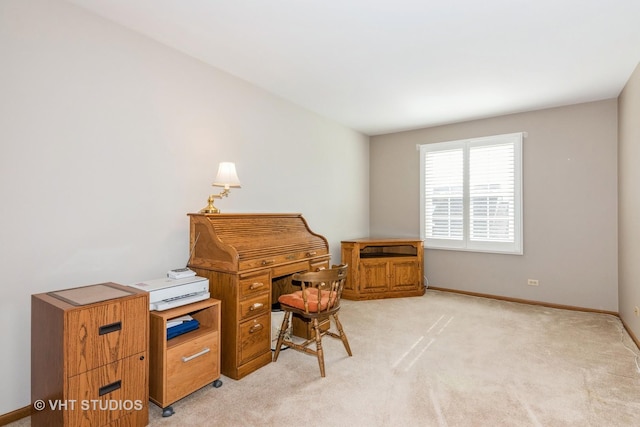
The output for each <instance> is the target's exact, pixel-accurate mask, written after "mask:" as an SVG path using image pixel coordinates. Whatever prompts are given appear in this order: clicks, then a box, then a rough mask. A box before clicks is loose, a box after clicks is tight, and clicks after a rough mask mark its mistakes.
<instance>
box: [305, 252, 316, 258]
mask: <svg viewBox="0 0 640 427" xmlns="http://www.w3.org/2000/svg"><path fill="white" fill-rule="evenodd" d="M317 254H318V253H317V252H316V251H311V252H307V255H306V256H308V257H309V256H315V255H317Z"/></svg>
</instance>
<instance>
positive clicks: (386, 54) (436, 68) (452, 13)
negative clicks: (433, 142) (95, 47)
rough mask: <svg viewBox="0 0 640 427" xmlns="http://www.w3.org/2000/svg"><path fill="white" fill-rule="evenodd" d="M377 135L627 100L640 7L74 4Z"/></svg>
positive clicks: (358, 0)
mask: <svg viewBox="0 0 640 427" xmlns="http://www.w3.org/2000/svg"><path fill="white" fill-rule="evenodd" d="M68 1H70V2H71V3H74V4H76V5H79V6H82V7H85V8H87V9H89V10H92V11H94V12H96V13H97V14H100V15H102V16H104V17H107V18H109V19H111V20H113V21H116V22H118V23H120V24H122V25H123V26H125V27H128V28H131V29H133V30H135V31H137V32H140V33H142V34H145V35H147V36H149V37H151V38H153V39H155V40H158V41H160V42H162V43H164V44H166V45H168V46H171V47H173V48H175V49H178V50H180V51H183V52H185V53H187V54H189V55H191V56H194V57H196V58H199V59H200V60H202V61H204V62H206V63H209V64H211V65H213V66H215V67H217V68H220V69H222V70H225V71H227V72H228V73H230V74H233V75H235V76H237V77H240V78H242V79H244V80H247V81H249V82H251V83H253V84H255V85H256V86H259V87H262V88H264V89H266V90H268V91H269V92H272V93H274V94H277V95H279V96H281V97H283V98H286V99H288V100H290V101H292V102H294V103H296V104H298V105H300V106H303V107H305V108H307V109H309V110H312V111H315V112H317V113H318V114H321V115H323V116H325V117H328V118H331V119H333V120H335V121H337V122H339V123H342V124H344V125H346V126H348V127H350V128H353V129H355V130H358V131H360V132H363V133H365V134H368V135H377V134H383V133H390V132H395V131H400V130H407V129H415V128H421V127H428V126H434V125H438V124H445V123H452V122H459V121H465V120H470V119H476V118H483V117H490V116H496V115H502V114H507V113H513V112H522V111H529V110H535V109H540V108H547V107H554V106H561V105H569V104H575V103H581V102H588V101H594V100H600V99H608V98H614V97H616V96H618V94H619V93H620V91H621V90H622V88H623V86H624V84H625V82H626V81H627V79H628V78H629V76H630V75H631V73H632V72H633V70H634V69H635V67H636V65H637V64H638V62H639V60H640V22H639V21H640V19H639V18H640V1H639V0H441V1H437V2H436V1H430V0H68Z"/></svg>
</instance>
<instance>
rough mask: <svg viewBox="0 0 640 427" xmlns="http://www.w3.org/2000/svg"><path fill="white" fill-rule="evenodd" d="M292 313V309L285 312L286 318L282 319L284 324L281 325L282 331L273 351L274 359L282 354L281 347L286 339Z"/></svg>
mask: <svg viewBox="0 0 640 427" xmlns="http://www.w3.org/2000/svg"><path fill="white" fill-rule="evenodd" d="M290 315H291V312H290V311H285V312H284V318H283V319H282V325H281V326H280V333H278V342H277V344H276V351H275V353H273V361H274V362H275V361H276V360H278V355H279V354H280V348H281V347H282V341H284V335H285V333H286V331H287V328H288V327H289V316H290Z"/></svg>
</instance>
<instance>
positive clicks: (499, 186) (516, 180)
mask: <svg viewBox="0 0 640 427" xmlns="http://www.w3.org/2000/svg"><path fill="white" fill-rule="evenodd" d="M522 136H523V134H522V133H513V134H507V135H496V136H489V137H484V138H474V139H467V140H460V141H450V142H440V143H436V144H424V145H420V146H419V148H420V169H421V171H422V175H421V183H420V193H421V201H420V207H421V227H420V233H421V236H422V238H423V239H424V240H425V247H426V248H430V249H456V250H469V251H478V252H498V253H511V254H522V248H523V244H522Z"/></svg>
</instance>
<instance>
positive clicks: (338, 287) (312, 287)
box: [292, 264, 349, 314]
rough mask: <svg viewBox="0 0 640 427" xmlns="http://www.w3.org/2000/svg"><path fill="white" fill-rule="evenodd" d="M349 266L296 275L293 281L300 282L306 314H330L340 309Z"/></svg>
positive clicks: (344, 265)
mask: <svg viewBox="0 0 640 427" xmlns="http://www.w3.org/2000/svg"><path fill="white" fill-rule="evenodd" d="M348 269H349V266H348V265H346V264H342V265H337V266H333V267H332V268H328V269H324V270H318V271H309V272H306V273H296V274H294V275H293V277H292V279H293V281H294V282H300V286H301V296H302V299H303V301H304V312H305V313H307V314H312V313H315V314H330V313H334V312H336V311H337V310H338V309H339V308H340V298H341V297H342V289H343V287H344V283H345V280H346V278H347V272H348Z"/></svg>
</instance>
